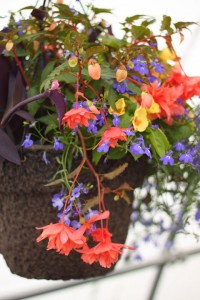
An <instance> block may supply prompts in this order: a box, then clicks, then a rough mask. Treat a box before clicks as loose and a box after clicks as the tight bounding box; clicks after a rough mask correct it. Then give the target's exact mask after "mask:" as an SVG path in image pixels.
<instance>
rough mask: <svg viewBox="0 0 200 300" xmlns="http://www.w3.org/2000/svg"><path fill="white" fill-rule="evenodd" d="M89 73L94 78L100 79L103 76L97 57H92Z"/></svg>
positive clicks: (89, 63)
mask: <svg viewBox="0 0 200 300" xmlns="http://www.w3.org/2000/svg"><path fill="white" fill-rule="evenodd" d="M88 73H89V75H90V77H91V78H92V79H94V80H99V78H100V77H101V67H100V65H99V63H98V62H97V61H96V59H93V58H91V59H90V60H89V62H88Z"/></svg>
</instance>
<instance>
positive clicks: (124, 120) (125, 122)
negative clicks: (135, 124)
mask: <svg viewBox="0 0 200 300" xmlns="http://www.w3.org/2000/svg"><path fill="white" fill-rule="evenodd" d="M132 118H133V117H132V116H130V115H129V114H128V113H125V114H124V115H122V116H121V117H120V119H121V123H120V127H121V128H127V127H129V126H130V125H131V119H132Z"/></svg>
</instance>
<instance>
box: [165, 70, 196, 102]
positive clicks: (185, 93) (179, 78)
mask: <svg viewBox="0 0 200 300" xmlns="http://www.w3.org/2000/svg"><path fill="white" fill-rule="evenodd" d="M165 85H166V86H169V87H170V86H174V87H175V88H177V87H181V88H182V93H181V95H180V99H181V100H182V101H186V100H188V99H190V98H192V97H193V96H200V76H187V75H185V74H183V72H182V71H181V69H180V67H178V66H176V67H174V68H173V69H172V74H171V75H170V76H169V78H168V79H167V81H166V83H165Z"/></svg>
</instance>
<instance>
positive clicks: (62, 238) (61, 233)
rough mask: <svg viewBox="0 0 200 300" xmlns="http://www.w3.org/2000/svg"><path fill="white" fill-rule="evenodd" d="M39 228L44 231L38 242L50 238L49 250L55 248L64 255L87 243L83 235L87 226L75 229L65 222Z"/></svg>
mask: <svg viewBox="0 0 200 300" xmlns="http://www.w3.org/2000/svg"><path fill="white" fill-rule="evenodd" d="M37 229H43V232H42V233H41V235H40V236H39V237H38V238H37V240H36V241H37V242H38V243H39V242H40V241H42V240H44V239H46V238H48V239H49V241H48V245H47V250H51V249H55V250H56V251H57V252H59V253H61V254H64V255H69V253H70V252H71V250H72V249H77V248H81V247H83V245H84V244H85V243H86V239H85V237H84V236H83V234H84V232H85V228H82V227H81V228H79V229H77V230H75V229H73V228H72V227H69V226H67V225H65V224H64V223H56V224H52V223H51V224H49V225H46V226H44V227H41V228H37Z"/></svg>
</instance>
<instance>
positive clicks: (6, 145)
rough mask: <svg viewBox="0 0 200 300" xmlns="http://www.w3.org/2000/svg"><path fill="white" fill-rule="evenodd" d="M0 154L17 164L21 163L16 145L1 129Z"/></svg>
mask: <svg viewBox="0 0 200 300" xmlns="http://www.w3.org/2000/svg"><path fill="white" fill-rule="evenodd" d="M0 156H2V157H3V158H5V159H7V160H9V161H11V162H13V163H15V164H17V165H20V163H21V160H20V157H19V154H18V152H17V147H16V146H15V144H14V143H13V142H12V141H11V139H10V138H9V136H8V135H7V134H6V133H5V131H4V130H2V129H0Z"/></svg>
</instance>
